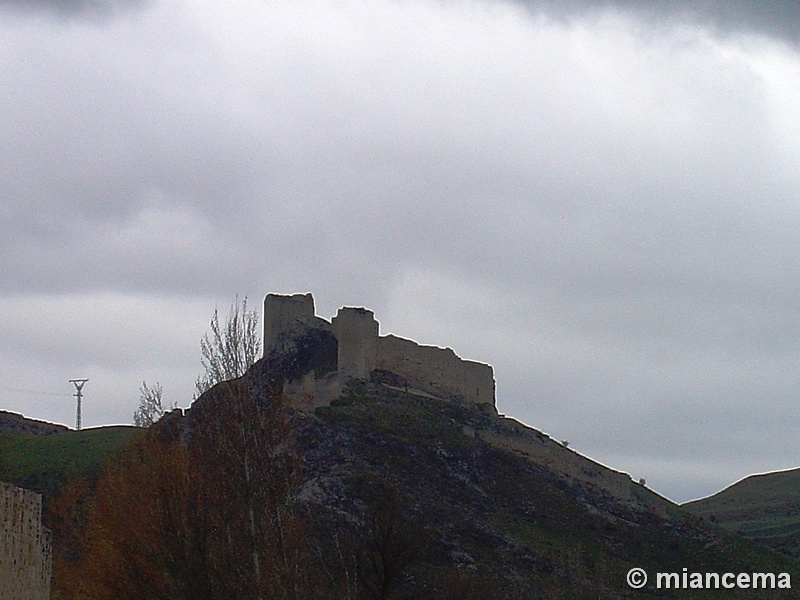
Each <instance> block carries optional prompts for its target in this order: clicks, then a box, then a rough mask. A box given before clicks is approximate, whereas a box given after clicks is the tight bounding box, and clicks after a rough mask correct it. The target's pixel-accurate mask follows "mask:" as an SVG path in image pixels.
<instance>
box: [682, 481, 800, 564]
mask: <svg viewBox="0 0 800 600" xmlns="http://www.w3.org/2000/svg"><path fill="white" fill-rule="evenodd" d="M683 507H684V508H685V509H686V510H688V511H690V512H692V513H694V514H696V515H700V516H703V517H706V518H708V519H711V520H713V521H714V522H716V523H719V524H720V525H722V526H724V527H726V528H728V529H730V530H732V531H735V532H738V533H740V534H741V535H743V536H745V537H748V538H750V539H753V540H756V541H758V542H760V543H762V544H764V545H766V546H769V547H770V548H774V549H775V550H779V551H781V552H785V553H786V554H789V555H791V556H794V557H796V558H800V469H792V470H789V471H778V472H774V473H764V474H761V475H751V476H749V477H746V478H744V479H742V480H741V481H738V482H736V483H734V484H733V485H731V486H729V487H727V488H725V489H724V490H722V491H720V492H718V493H716V494H714V495H713V496H708V497H707V498H702V499H700V500H694V501H692V502H688V503H686V504H684V505H683Z"/></svg>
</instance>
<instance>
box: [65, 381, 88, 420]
mask: <svg viewBox="0 0 800 600" xmlns="http://www.w3.org/2000/svg"><path fill="white" fill-rule="evenodd" d="M87 381H89V380H88V379H70V380H69V382H70V383H72V384H73V385H75V397H76V398H77V399H78V413H77V415H76V417H75V429H80V428H81V398H83V386H84V384H86V382H87Z"/></svg>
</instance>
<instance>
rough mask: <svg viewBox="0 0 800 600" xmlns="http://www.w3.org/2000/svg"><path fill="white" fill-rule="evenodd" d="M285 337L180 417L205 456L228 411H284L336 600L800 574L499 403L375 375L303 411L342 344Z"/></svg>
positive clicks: (540, 594)
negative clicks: (308, 390)
mask: <svg viewBox="0 0 800 600" xmlns="http://www.w3.org/2000/svg"><path fill="white" fill-rule="evenodd" d="M287 332H289V333H287ZM283 333H284V334H285V335H283V337H280V336H279V337H280V345H279V347H277V349H276V348H275V347H273V349H272V350H271V351H269V352H267V353H266V357H265V358H264V359H263V360H262V361H260V362H259V363H257V364H256V365H255V366H254V367H253V369H251V371H250V372H249V373H248V374H247V375H246V376H245V377H244V378H243V379H242V380H240V381H237V382H230V383H228V384H223V385H221V386H217V387H216V388H214V389H213V390H211V391H210V392H209V393H208V394H207V395H205V396H203V397H201V398H200V399H199V400H198V401H197V402H196V403H195V406H193V408H192V409H191V410H190V411H189V412H188V413H187V415H186V416H185V417H183V418H182V419H181V420H178V419H177V417H176V420H175V422H176V423H179V422H180V423H182V425H181V427H182V428H183V431H184V433H185V436H186V438H187V439H188V440H189V442H188V443H189V447H192V446H193V445H194V444H198V445H203V444H205V443H206V442H207V440H208V439H209V437H208V436H207V435H206V434H205V433H202V434H201V433H200V432H204V431H206V430H207V429H208V428H209V427H216V426H217V425H211V424H212V423H214V422H215V420H216V419H218V416H219V414H220V412H221V411H224V410H226V408H225V407H226V405H228V403H233V405H236V406H239V405H240V403H242V402H243V403H244V405H246V406H264V407H266V406H272V407H275V406H276V405H280V404H281V402H283V403H284V404H285V413H283V414H284V415H285V423H286V424H287V425H286V429H285V432H286V439H285V441H283V442H281V443H280V444H278V445H279V446H280V447H281V452H285V453H286V454H285V455H283V456H285V457H291V458H290V459H287V460H288V462H290V463H291V464H292V467H291V473H292V474H291V476H290V477H288V479H290V480H291V482H292V483H291V485H290V490H289V491H288V494H287V496H286V502H288V503H289V504H290V505H291V506H293V507H295V510H296V511H297V514H302V515H304V517H305V518H306V519H307V522H306V527H307V531H309V532H313V534H311V539H313V540H314V542H313V543H314V549H315V550H314V552H315V555H316V556H317V558H318V560H317V561H315V568H318V569H320V570H321V571H323V572H324V573H326V574H327V577H328V582H329V583H330V585H331V586H332V588H331V589H330V590H328V591H329V593H330V594H331V595H330V596H324V595H323V597H336V595H335V594H336V593H335V592H333V591H332V590H333V589H340V588H336V586H337V585H343V584H342V582H343V581H348V578H349V577H353V578H354V579H353V586H354V588H353V589H354V590H358V591H357V592H353V593H354V595H353V597H359V598H360V597H365V598H370V597H372V598H450V597H452V598H471V597H474V598H489V597H491V598H571V599H572V598H593V599H594V598H598V597H602V598H628V597H631V598H633V597H641V595H642V593H645V594H647V593H650V594H657V595H659V596H663V595H664V594H665V592H664V591H658V592H657V591H655V590H653V589H652V587H651V588H650V589H647V588H646V589H645V590H644V591H636V592H634V591H633V590H631V589H630V588H628V586H627V584H626V582H625V575H626V573H627V572H628V570H629V569H630V568H632V567H634V566H639V567H642V568H645V569H646V570H648V571H650V572H657V571H662V572H663V571H680V570H681V569H682V568H684V567H686V568H688V569H689V570H690V571H692V570H696V571H700V572H706V571H709V570H711V571H715V570H716V571H719V572H727V571H731V570H734V571H736V572H738V571H740V570H743V571H748V572H749V571H753V570H762V569H763V570H767V571H774V572H783V571H787V570H788V571H790V572H792V574H795V573H796V572H797V565H796V563H794V562H793V561H791V560H788V559H786V558H782V557H780V556H779V555H776V554H772V553H771V552H769V551H767V550H764V549H760V548H758V547H757V546H755V545H754V544H752V543H750V542H747V541H746V540H743V539H741V538H738V537H736V536H734V535H731V534H727V533H724V532H723V531H722V530H720V529H718V528H716V527H714V526H713V525H711V524H709V523H707V522H705V521H703V520H702V519H700V518H698V517H695V516H693V515H691V514H690V513H688V512H685V511H683V510H682V509H681V508H680V507H678V506H676V505H675V504H673V503H672V502H670V501H668V500H666V499H664V498H663V497H661V496H658V495H657V494H655V493H653V492H652V491H650V490H648V489H647V488H645V487H644V486H642V485H640V484H638V483H636V482H633V481H631V479H630V477H629V476H628V475H627V474H625V473H621V472H618V471H614V470H612V469H609V468H607V467H605V466H603V465H600V464H598V463H596V462H594V461H592V460H590V459H588V458H586V457H583V456H581V455H579V454H577V453H575V452H572V451H571V450H569V449H568V448H565V447H564V446H563V445H562V444H560V443H558V442H556V441H554V440H552V439H550V438H549V437H548V436H546V435H544V434H543V433H541V432H539V431H537V430H535V429H532V428H529V427H526V426H524V425H522V424H521V423H519V422H517V421H515V420H513V419H510V418H507V417H504V416H502V415H498V414H497V412H496V411H495V409H494V405H493V404H486V403H476V402H473V401H470V400H469V399H465V398H463V397H461V396H459V395H457V394H448V393H445V392H442V391H441V390H440V391H438V392H437V391H436V390H433V389H430V388H428V389H427V390H426V391H423V390H421V389H420V387H419V386H418V385H417V384H416V382H414V381H413V380H409V379H408V377H404V376H401V375H399V374H397V373H394V372H392V371H389V370H386V369H373V370H372V371H370V372H369V374H368V376H367V377H349V378H348V379H347V381H346V382H345V383H343V384H342V386H341V389H340V391H339V396H338V397H336V398H334V399H332V400H331V401H330V402H328V403H326V404H325V405H323V406H317V407H316V408H313V407H309V405H308V404H303V403H300V404H299V405H298V404H297V403H296V402H295V401H294V397H289V398H287V397H286V396H284V395H283V392H284V391H285V390H287V389H292V386H293V385H294V384H296V382H298V381H302V380H303V379H304V378H306V377H308V376H309V373H311V372H312V371H315V369H318V368H319V367H320V366H321V365H326V364H327V368H325V369H323V371H326V372H328V373H333V372H334V370H333V366H334V362H333V357H334V352H333V350H334V349H335V344H334V340H333V339H332V337H331V336H330V335H329V332H328V330H327V329H326V328H324V327H319V326H318V324H315V323H313V322H307V326H303V325H302V319H301V320H299V321H292V323H291V324H290V326H289V327H287V328H285V329H284V330H283ZM325 357H327V358H325ZM314 377H316V374H315V375H314ZM429 392H433V393H429ZM276 403H277V404H276ZM248 410H249V409H241V408H239V409H237V411H241V412H242V414H244V413H247V411H248ZM267 412H269V414H271V415H273V414H276V413H273V412H270V410H268V411H267ZM248 414H249V413H248ZM254 414H256V415H258V414H263V413H259V411H258V410H256V412H255V413H254ZM261 418H263V417H258V416H253V417H249V419H250V420H251V421H253V422H258V421H259V419H261ZM282 422H284V421H282ZM272 427H273V428H276V426H275V425H274V424H273V425H272ZM277 429H281V428H280V427H277ZM266 445H269V444H266ZM315 589H321V588H317V587H315ZM370 590H372V592H370ZM380 590H382V591H380ZM750 594H751V595H747V596H746V597H763V598H775V597H800V596H798V595H797V594H796V593H794V592H791V591H789V592H788V593H787V592H786V591H777V590H767V591H764V592H763V593H762V592H758V591H756V592H753V591H752V590H751V591H750ZM781 594H783V595H781ZM733 596H734V597H735V596H736V594H735V593H734V594H733ZM666 597H683V596H682V594H681V592H677V593H674V594H670V592H666ZM743 597H744V596H743Z"/></svg>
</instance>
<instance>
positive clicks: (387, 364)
mask: <svg viewBox="0 0 800 600" xmlns="http://www.w3.org/2000/svg"><path fill="white" fill-rule="evenodd" d="M309 330H317V331H322V332H329V334H332V336H333V337H334V338H335V340H336V357H335V368H334V369H331V370H330V371H329V372H317V370H310V371H308V372H306V373H304V374H303V375H302V376H300V377H298V378H297V379H295V380H287V381H286V383H285V384H284V393H285V394H286V395H287V396H288V397H289V398H291V399H292V400H293V402H294V403H295V404H296V405H298V406H299V407H301V408H314V407H316V406H324V405H327V404H330V402H331V401H332V400H333V399H335V398H337V397H339V395H340V394H341V391H342V389H343V387H344V386H345V385H346V383H347V382H348V381H349V380H352V379H362V380H369V379H370V377H371V375H372V373H373V372H374V371H384V372H388V373H392V374H394V375H396V376H398V378H399V379H400V380H402V381H403V382H404V387H405V388H406V389H409V390H410V391H412V393H423V394H425V395H432V396H442V395H445V396H448V397H456V398H459V399H461V400H464V401H467V402H472V403H475V404H486V405H489V406H491V407H492V408H494V405H495V382H494V371H493V370H492V367H491V366H490V365H487V364H484V363H479V362H475V361H471V360H464V359H462V358H461V357H459V356H458V355H457V354H456V353H455V352H454V351H453V350H452V349H450V348H439V347H437V346H422V345H420V344H418V343H416V342H415V341H413V340H408V339H405V338H401V337H397V336H394V335H386V336H381V335H380V334H379V325H378V321H376V320H375V315H374V314H373V312H372V311H371V310H367V309H366V308H355V307H342V308H340V309H339V311H338V312H337V314H336V316H335V317H333V318H332V319H331V321H330V322H329V321H326V320H325V319H323V318H321V317H318V316H316V315H315V314H314V298H313V296H312V295H311V294H294V295H291V296H284V295H280V294H267V296H266V298H265V299H264V356H265V357H267V356H268V355H269V354H270V352H274V351H275V349H276V348H280V347H286V346H287V344H288V345H290V344H291V339H292V337H293V336H297V335H298V332H302V331H309Z"/></svg>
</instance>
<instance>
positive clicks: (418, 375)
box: [375, 335, 494, 405]
mask: <svg viewBox="0 0 800 600" xmlns="http://www.w3.org/2000/svg"><path fill="white" fill-rule="evenodd" d="M375 368H377V369H384V370H386V371H391V372H392V373H397V374H398V375H401V376H403V377H405V378H406V379H408V380H410V381H414V382H417V383H418V384H421V385H422V386H423V389H426V391H427V389H434V390H441V391H443V392H446V393H448V394H453V395H456V396H461V397H462V398H463V399H464V400H467V401H469V402H474V403H476V404H492V405H494V372H493V370H492V367H490V366H489V365H487V364H483V363H479V362H474V361H471V360H464V359H462V358H460V357H459V356H458V355H457V354H456V353H455V352H454V351H453V350H452V349H451V348H439V347H437V346H422V345H420V344H417V343H416V342H415V341H413V340H407V339H404V338H401V337H396V336H394V335H387V336H385V337H380V338H378V353H377V358H376V361H375Z"/></svg>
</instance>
